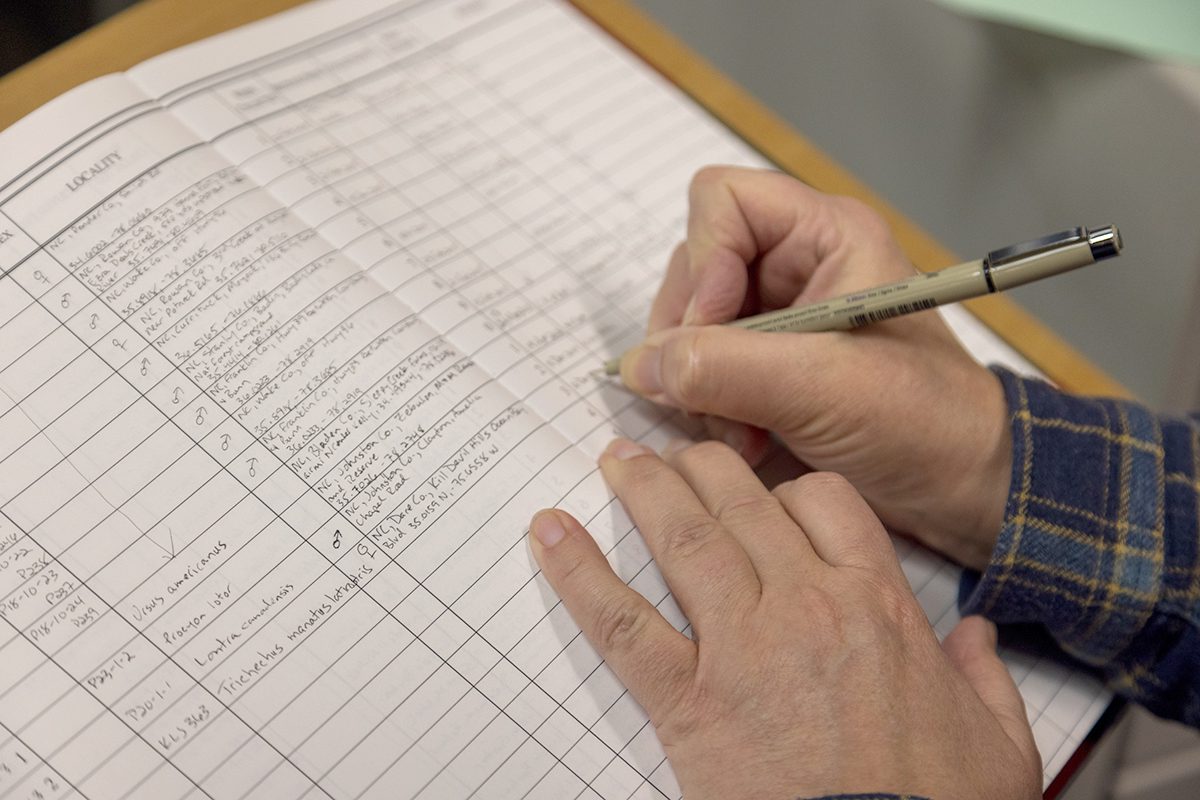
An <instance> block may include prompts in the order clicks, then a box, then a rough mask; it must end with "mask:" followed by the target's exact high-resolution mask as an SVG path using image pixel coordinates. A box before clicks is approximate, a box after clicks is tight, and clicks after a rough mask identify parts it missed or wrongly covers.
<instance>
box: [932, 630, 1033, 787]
mask: <svg viewBox="0 0 1200 800" xmlns="http://www.w3.org/2000/svg"><path fill="white" fill-rule="evenodd" d="M942 650H943V651H944V652H945V653H946V656H947V657H948V658H949V659H950V663H952V664H953V665H954V666H955V668H956V669H957V670H958V671H959V673H960V674H962V676H963V677H964V678H966V679H967V683H968V684H970V685H971V688H972V689H974V690H975V694H977V695H978V696H979V699H980V700H982V701H983V704H984V705H985V706H987V708H988V710H989V711H991V712H992V716H993V717H995V718H996V721H997V722H999V723H1000V727H1001V728H1002V729H1003V730H1004V732H1005V733H1006V734H1008V738H1009V739H1011V740H1012V742H1013V744H1014V745H1016V746H1017V747H1018V748H1019V749H1020V751H1021V753H1022V754H1024V755H1025V756H1026V757H1027V758H1029V759H1030V760H1032V761H1035V762H1036V763H1037V765H1038V770H1039V771H1040V770H1041V763H1042V762H1041V756H1040V755H1038V750H1037V744H1036V743H1035V742H1034V740H1033V730H1032V729H1031V728H1030V727H1029V719H1028V717H1027V716H1026V714H1025V700H1024V699H1023V698H1022V697H1021V692H1020V691H1018V690H1017V685H1016V684H1015V683H1013V679H1012V675H1010V674H1009V672H1008V668H1007V667H1005V666H1004V662H1003V661H1001V660H1000V656H998V655H996V626H995V625H993V624H992V623H991V622H990V621H988V620H986V619H984V618H983V617H980V616H970V617H965V618H964V619H962V620H960V621H959V623H958V625H956V626H955V627H954V630H952V631H951V632H950V635H949V636H947V637H946V639H945V641H943V642H942Z"/></svg>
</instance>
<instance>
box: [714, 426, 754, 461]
mask: <svg viewBox="0 0 1200 800" xmlns="http://www.w3.org/2000/svg"><path fill="white" fill-rule="evenodd" d="M721 441H722V442H724V443H725V444H727V445H729V446H730V448H732V449H733V450H734V451H735V452H737V453H738V454H739V455H744V454H743V453H742V451H743V450H745V449H746V444H747V442H748V441H749V437H748V436H747V431H746V429H745V428H743V427H742V426H741V425H731V426H730V427H729V428H728V429H726V430H724V431H722V432H721Z"/></svg>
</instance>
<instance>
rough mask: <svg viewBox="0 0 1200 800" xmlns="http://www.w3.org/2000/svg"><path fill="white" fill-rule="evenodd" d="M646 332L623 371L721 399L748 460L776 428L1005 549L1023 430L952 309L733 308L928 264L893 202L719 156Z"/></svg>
mask: <svg viewBox="0 0 1200 800" xmlns="http://www.w3.org/2000/svg"><path fill="white" fill-rule="evenodd" d="M689 203H690V209H689V217H688V232H687V240H686V241H685V242H683V243H682V244H681V245H680V246H679V247H678V248H677V249H676V250H675V253H674V254H673V256H672V258H671V262H670V264H669V267H668V271H667V276H666V279H665V281H664V283H663V285H662V287H661V289H660V290H659V293H658V297H657V298H656V300H655V302H654V306H653V310H652V312H651V317H650V324H649V335H648V336H647V338H646V340H645V342H643V343H642V344H641V345H639V346H638V347H637V348H635V349H634V350H633V351H632V352H631V353H630V354H629V355H628V356H627V357H626V358H624V359H623V360H622V365H621V377H622V380H623V381H624V383H625V384H626V385H627V386H629V387H630V388H631V389H633V390H634V391H636V392H638V393H640V394H643V395H645V396H646V397H648V398H650V399H652V400H655V401H657V402H660V403H664V404H667V405H671V406H674V407H677V408H680V409H684V410H686V411H689V412H693V413H699V414H704V415H709V419H710V420H711V424H710V429H711V430H713V431H714V432H715V433H717V434H718V435H719V436H720V438H723V439H724V440H725V441H726V442H727V443H729V444H731V445H733V446H734V448H735V449H737V450H739V451H740V452H741V453H742V454H743V455H744V456H745V457H747V459H748V460H751V461H753V460H755V459H756V458H757V457H760V456H761V454H762V452H763V450H764V449H765V442H766V435H765V433H764V429H765V430H770V431H774V432H775V433H777V434H778V435H779V436H780V437H781V439H782V440H783V442H784V443H786V445H787V446H788V448H789V449H790V450H791V451H792V452H793V453H794V454H795V455H796V456H797V457H798V458H799V459H801V460H802V461H803V462H805V463H806V464H808V465H809V466H811V467H812V468H814V469H819V470H828V471H832V472H837V473H840V474H841V475H843V476H844V477H846V478H847V479H848V480H849V481H850V483H852V484H853V485H854V487H855V488H856V489H857V490H858V491H859V492H860V493H861V494H862V495H863V497H865V498H866V499H867V501H868V502H869V503H870V505H871V507H872V508H873V509H874V511H875V513H876V514H878V515H879V517H880V518H881V519H882V520H883V521H884V522H885V523H886V524H887V525H888V526H889V527H891V528H892V529H894V530H898V531H902V532H906V533H908V534H910V535H913V536H915V537H916V538H918V539H920V540H922V541H923V542H924V543H925V544H927V545H929V546H931V547H933V548H934V549H937V550H940V551H942V552H943V553H945V554H947V555H948V556H950V557H951V558H954V559H955V560H957V561H959V562H960V563H963V564H965V565H967V566H971V567H975V568H977V569H982V568H983V567H984V566H986V565H987V562H988V559H989V556H990V555H991V552H992V549H993V547H994V545H995V541H996V536H997V534H998V532H999V529H1000V524H1001V521H1002V519H1003V513H1004V504H1005V500H1006V498H1007V494H1008V488H1009V473H1010V469H1011V459H1012V444H1011V436H1010V433H1009V428H1008V420H1007V411H1006V405H1005V401H1004V396H1003V390H1002V388H1001V386H1000V383H999V380H998V379H997V378H996V377H995V376H994V375H992V374H991V373H990V372H989V371H988V370H987V369H985V368H984V367H982V366H980V365H979V364H977V363H976V362H975V361H974V360H973V359H972V358H971V357H970V356H969V355H968V354H967V353H966V351H965V350H963V348H962V347H961V345H959V343H958V342H957V340H956V339H955V338H954V336H953V335H952V334H951V333H950V330H949V329H948V328H947V327H946V325H945V323H943V322H942V320H941V318H940V317H939V316H938V315H936V314H916V315H909V316H906V317H901V318H897V319H893V320H888V321H886V322H881V323H877V324H874V325H870V326H867V327H865V328H861V329H859V330H855V331H851V332H831V333H801V334H792V333H760V332H756V331H748V330H741V329H737V328H731V327H724V326H718V325H715V324H714V323H722V322H727V321H729V320H732V319H735V318H737V317H740V316H745V315H748V314H755V313H759V312H762V311H769V310H773V309H777V308H784V307H788V306H799V305H806V304H809V303H812V302H815V301H817V300H820V299H822V298H827V297H833V296H837V295H841V294H845V293H847V292H851V291H855V290H860V289H864V288H868V287H872V286H878V285H880V284H884V283H890V282H892V281H895V280H899V279H901V278H904V277H906V276H908V275H911V274H913V273H914V268H913V266H912V265H911V263H910V262H909V261H908V260H907V258H905V256H904V254H903V253H902V252H901V250H900V247H899V245H898V244H897V243H896V241H895V240H894V239H893V237H892V235H891V233H890V231H889V230H888V228H887V226H886V224H885V223H884V222H883V220H882V219H881V218H880V217H879V216H878V215H877V214H875V213H874V212H873V211H871V210H870V209H869V208H868V207H867V206H865V205H863V204H862V203H860V202H858V201H856V200H853V199H850V198H845V197H834V196H830V195H824V194H821V193H820V192H817V191H815V190H814V189H812V188H810V187H808V186H805V185H804V184H802V183H800V182H799V181H797V180H795V179H793V178H790V177H787V176H785V175H782V174H780V173H775V172H768V171H761V170H749V169H741V168H734V167H709V168H706V169H704V170H701V171H700V172H699V173H698V174H697V175H696V177H695V179H694V180H693V182H692V186H691V189H690V192H689Z"/></svg>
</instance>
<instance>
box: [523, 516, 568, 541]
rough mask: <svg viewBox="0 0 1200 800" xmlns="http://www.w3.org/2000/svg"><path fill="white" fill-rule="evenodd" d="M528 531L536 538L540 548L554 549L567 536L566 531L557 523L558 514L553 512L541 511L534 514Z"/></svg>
mask: <svg viewBox="0 0 1200 800" xmlns="http://www.w3.org/2000/svg"><path fill="white" fill-rule="evenodd" d="M529 530H530V531H531V532H532V533H533V535H534V536H536V537H537V540H538V542H539V543H540V544H541V545H542V547H554V545H556V544H558V543H559V542H561V541H562V540H563V537H564V536H566V535H567V530H566V528H564V527H563V526H562V523H561V522H559V521H558V514H555V513H554V512H553V511H542V512H539V513H538V514H535V515H534V517H533V522H531V523H529Z"/></svg>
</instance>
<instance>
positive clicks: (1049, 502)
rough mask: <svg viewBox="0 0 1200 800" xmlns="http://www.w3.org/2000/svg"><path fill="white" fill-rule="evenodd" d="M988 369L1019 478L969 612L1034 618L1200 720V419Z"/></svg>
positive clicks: (1129, 691)
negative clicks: (1001, 402) (1004, 404)
mask: <svg viewBox="0 0 1200 800" xmlns="http://www.w3.org/2000/svg"><path fill="white" fill-rule="evenodd" d="M993 369H994V371H995V372H996V374H997V375H998V376H999V377H1000V380H1001V382H1002V383H1003V384H1004V391H1005V394H1006V396H1007V399H1008V408H1009V412H1010V418H1011V423H1012V435H1013V469H1012V485H1011V486H1010V487H1009V495H1008V505H1007V508H1006V509H1005V516H1004V526H1003V528H1002V529H1001V531H1000V538H999V541H998V542H997V545H996V549H995V552H993V554H992V561H991V563H990V564H989V565H988V568H987V570H986V571H985V572H984V573H983V575H982V577H981V578H980V579H979V582H978V584H976V585H975V586H974V588H973V589H972V590H971V591H970V592H969V594H967V596H966V597H965V600H964V603H963V608H962V610H963V612H964V613H972V614H984V615H985V616H987V617H989V618H991V619H992V620H994V621H995V622H998V623H1039V624H1041V625H1043V626H1045V628H1046V629H1047V630H1048V631H1049V633H1050V635H1051V636H1053V637H1054V639H1055V640H1056V641H1057V642H1058V643H1059V644H1060V645H1061V646H1062V648H1063V649H1064V650H1065V651H1066V652H1068V653H1070V654H1071V655H1073V656H1074V657H1076V658H1078V659H1079V660H1080V661H1083V662H1084V663H1086V664H1090V665H1092V666H1095V667H1097V668H1099V669H1100V670H1101V671H1102V673H1103V674H1104V676H1105V678H1106V679H1107V682H1108V684H1109V685H1110V686H1111V687H1112V688H1113V689H1114V690H1115V691H1117V692H1118V693H1120V694H1123V695H1125V696H1127V697H1129V698H1131V699H1133V700H1135V701H1137V702H1138V703H1141V704H1143V705H1145V706H1146V707H1147V708H1149V709H1150V710H1151V711H1153V712H1154V713H1156V714H1159V715H1160V716H1164V717H1170V718H1172V719H1178V720H1183V721H1184V722H1187V723H1188V724H1190V725H1193V726H1200V631H1198V629H1200V529H1198V523H1200V423H1198V422H1197V421H1196V420H1194V419H1186V418H1171V417H1164V416H1158V415H1155V414H1153V413H1151V412H1150V411H1148V410H1147V409H1146V408H1144V407H1142V406H1140V405H1138V404H1136V403H1132V402H1127V401H1122V400H1110V399H1100V398H1085V397H1078V396H1074V395H1069V394H1066V393H1064V392H1061V391H1059V390H1057V389H1055V388H1053V387H1052V386H1050V385H1048V384H1046V383H1044V382H1042V381H1039V380H1035V379H1029V378H1021V377H1019V376H1017V375H1015V374H1013V373H1011V372H1009V371H1007V370H1004V369H1000V368H993Z"/></svg>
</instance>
